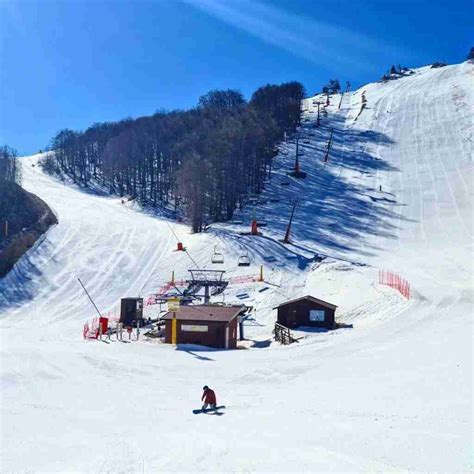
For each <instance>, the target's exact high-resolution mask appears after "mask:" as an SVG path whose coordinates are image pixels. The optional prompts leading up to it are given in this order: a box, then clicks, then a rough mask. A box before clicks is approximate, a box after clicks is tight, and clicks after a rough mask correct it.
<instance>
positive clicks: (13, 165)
mask: <svg viewBox="0 0 474 474" xmlns="http://www.w3.org/2000/svg"><path fill="white" fill-rule="evenodd" d="M20 181H21V168H20V164H19V163H18V159H17V152H16V150H14V149H13V148H10V147H9V146H7V145H4V146H2V147H0V186H2V184H3V183H6V182H10V183H17V184H20Z"/></svg>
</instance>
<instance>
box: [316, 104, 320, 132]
mask: <svg viewBox="0 0 474 474" xmlns="http://www.w3.org/2000/svg"><path fill="white" fill-rule="evenodd" d="M316 104H317V105H318V119H317V121H316V126H317V127H319V125H320V123H321V122H320V120H319V107H320V106H321V102H320V101H319V100H318V101H317V102H316Z"/></svg>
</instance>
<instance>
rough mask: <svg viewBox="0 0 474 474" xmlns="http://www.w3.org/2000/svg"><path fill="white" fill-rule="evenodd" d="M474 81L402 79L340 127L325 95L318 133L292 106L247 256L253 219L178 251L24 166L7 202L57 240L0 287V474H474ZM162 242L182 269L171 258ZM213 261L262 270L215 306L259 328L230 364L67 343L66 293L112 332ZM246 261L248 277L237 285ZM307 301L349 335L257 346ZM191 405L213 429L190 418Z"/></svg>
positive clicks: (130, 213) (103, 200)
mask: <svg viewBox="0 0 474 474" xmlns="http://www.w3.org/2000/svg"><path fill="white" fill-rule="evenodd" d="M473 79H474V66H473V65H472V64H470V63H463V64H459V65H453V66H448V67H445V68H441V69H430V68H428V67H426V68H420V69H416V70H415V74H414V75H412V76H410V77H406V78H402V79H399V80H396V81H390V82H388V83H384V84H382V83H374V84H369V85H367V86H365V87H362V88H361V89H360V90H358V91H355V92H353V93H350V94H345V95H344V96H343V97H342V101H341V108H340V110H339V109H338V104H339V100H340V96H333V97H332V98H331V105H330V106H329V107H327V115H323V116H322V122H321V127H319V128H316V127H315V119H316V118H315V116H316V114H315V113H314V112H315V110H316V107H315V106H313V104H312V101H313V99H314V98H310V99H307V100H306V103H305V104H304V108H306V109H307V111H306V112H305V116H304V118H305V119H306V121H304V122H303V125H302V127H301V129H300V131H299V134H300V137H301V140H300V149H301V150H302V151H303V153H304V154H303V156H302V157H301V166H302V170H303V171H305V172H307V173H308V177H307V179H306V180H299V181H298V180H295V179H293V178H289V180H290V181H291V184H290V185H288V186H282V185H281V182H282V181H283V180H286V179H288V178H286V172H287V171H288V170H289V169H290V168H291V166H292V164H293V162H294V153H295V143H294V142H293V141H292V140H289V141H287V142H285V143H282V144H281V148H280V154H279V156H278V157H277V159H276V166H275V169H274V172H273V173H272V177H271V180H270V181H269V183H267V186H266V190H265V191H264V193H263V195H262V197H261V198H260V200H259V201H260V202H259V203H257V204H256V205H255V213H256V215H257V217H258V218H259V219H264V220H266V221H267V223H268V225H267V227H264V228H262V232H263V234H264V235H263V237H250V236H243V235H241V234H240V233H241V232H242V231H246V230H248V229H249V225H250V224H249V221H250V218H251V216H252V214H253V212H254V209H253V207H252V206H248V207H247V208H245V209H244V210H243V211H242V212H241V213H240V214H238V215H236V216H235V219H236V220H237V219H241V220H243V222H244V224H243V225H238V224H231V223H229V224H214V225H212V226H211V228H210V229H209V230H208V231H207V232H206V233H204V234H200V235H191V234H190V233H189V229H188V228H187V227H185V226H183V225H181V224H176V223H173V222H171V221H167V220H166V219H164V218H162V217H157V216H154V215H152V214H151V213H147V212H144V211H142V210H140V209H138V208H136V206H135V205H133V204H131V203H128V202H127V203H125V204H122V202H121V200H120V199H119V198H116V197H110V196H103V195H100V194H99V193H97V192H92V191H90V192H87V191H85V190H82V189H78V188H76V187H74V186H72V185H71V184H70V183H63V182H61V181H60V180H57V179H55V178H52V177H50V176H48V175H45V174H44V173H43V172H42V171H41V168H40V167H39V166H38V165H37V163H38V159H39V158H40V157H39V156H33V157H26V158H24V159H23V181H24V183H23V184H24V187H25V188H26V189H27V190H28V191H31V192H34V193H35V194H37V195H38V196H40V197H41V198H42V199H43V200H44V201H46V202H47V203H48V204H49V205H50V206H51V208H52V209H53V210H54V211H55V212H56V214H57V215H58V219H59V224H58V225H57V226H55V227H54V228H52V229H50V231H49V232H48V233H47V234H46V235H45V236H44V238H43V239H42V241H41V242H38V243H37V245H35V247H34V248H33V249H31V250H30V251H29V252H28V253H27V254H26V255H25V256H24V257H23V258H22V259H21V260H20V261H19V262H18V264H17V265H16V266H15V268H14V269H13V270H12V272H10V274H9V275H8V276H7V277H5V278H4V279H3V280H0V331H1V367H0V376H1V379H0V380H1V386H0V390H1V392H0V393H1V418H0V425H1V439H0V470H1V471H2V472H11V471H15V472H25V471H31V472H40V471H41V472H58V471H81V472H158V471H165V472H176V471H238V472H240V471H245V472H251V471H270V472H271V471H292V472H302V471H313V472H314V471H324V472H341V471H351V472H353V471H384V472H385V471H394V472H399V471H401V472H406V471H438V472H468V471H470V470H472V468H473V465H472V451H471V450H472V315H473V267H472V257H473V249H472V231H473V222H472V218H473V210H472V202H473V199H472V182H473V180H472V156H473V155H472V140H473V137H472V133H473V124H472V117H473V113H474V110H473V109H474V106H473V104H474V101H473V95H474V91H473V87H472V84H473ZM363 93H364V96H365V97H366V99H367V106H366V107H365V108H364V109H363V110H362V111H361V105H362V94H363ZM331 129H334V132H333V148H332V150H331V152H330V157H329V161H328V162H327V163H324V162H323V157H324V154H325V146H326V144H327V141H328V138H329V134H330V130H331ZM380 186H382V188H381V190H380ZM271 198H272V199H273V200H276V199H277V200H278V202H271V201H270V199H271ZM296 198H298V199H299V203H298V207H297V210H296V213H295V220H294V225H293V228H292V235H291V239H292V244H291V245H288V246H285V245H283V244H282V243H281V239H282V237H283V235H284V232H285V229H286V224H287V222H288V218H289V214H290V211H291V203H292V202H294V200H295V199H296ZM174 234H176V235H177V236H178V238H179V240H181V241H183V243H184V244H185V246H186V247H187V249H188V252H189V254H186V253H182V252H174V251H173V250H174V248H175V247H176V238H175V236H174ZM215 245H217V246H218V248H219V250H220V251H222V253H223V254H224V258H225V263H224V265H222V266H215V268H222V269H224V270H226V275H227V276H229V277H236V276H243V275H248V274H257V273H258V270H259V266H260V265H264V269H265V270H264V274H265V282H264V283H247V284H243V285H230V286H229V287H228V290H226V292H225V294H224V295H219V296H217V297H216V298H215V301H225V302H226V303H237V302H245V303H246V304H251V305H253V306H254V307H255V309H256V311H255V313H254V315H253V318H252V319H251V320H250V321H248V322H247V323H246V327H245V335H246V338H247V340H246V341H245V342H244V343H243V344H242V346H243V347H244V348H243V349H242V350H236V351H228V352H226V351H217V350H206V349H205V348H200V347H197V346H179V347H177V348H175V347H172V346H168V345H164V344H159V343H157V342H156V341H146V340H141V341H138V342H135V341H133V342H132V343H130V344H122V343H118V342H112V343H110V344H105V343H100V342H86V341H83V339H82V325H83V324H84V322H85V321H86V320H87V319H90V318H91V317H92V316H94V309H93V308H92V307H91V305H90V303H89V301H88V300H87V298H86V296H85V295H84V294H83V292H82V289H81V287H80V285H79V283H78V282H77V277H79V278H81V280H82V281H83V282H84V283H85V284H86V286H87V288H88V289H89V291H90V293H91V296H92V297H93V299H94V301H95V302H96V303H97V305H98V307H99V308H100V310H101V311H103V312H108V311H112V312H113V311H116V310H117V308H118V303H119V300H120V298H121V297H125V296H137V295H141V296H146V295H149V294H152V293H154V292H156V291H157V290H158V289H159V288H160V287H161V286H162V285H163V284H164V283H165V282H166V281H167V280H169V278H170V276H171V272H172V271H175V274H176V277H177V278H178V279H181V278H186V276H187V270H188V269H189V268H193V267H194V266H195V265H196V264H197V265H198V266H200V267H207V266H210V259H211V256H212V250H213V248H214V246H215ZM245 252H248V254H249V256H250V257H251V259H252V265H251V267H250V268H242V267H238V266H237V261H238V258H239V256H240V255H242V254H243V253H245ZM190 256H191V257H190ZM191 259H193V260H194V262H193V261H192V260H191ZM379 269H389V270H393V271H395V272H397V273H399V274H400V275H402V276H403V277H405V278H407V279H408V280H409V281H410V283H411V287H412V293H413V297H412V298H411V299H410V300H406V299H404V298H403V297H402V296H401V295H400V294H399V293H398V292H397V291H395V290H393V289H391V288H389V287H385V286H381V285H379V284H378V279H377V276H378V270H379ZM261 290H264V291H261ZM244 293H246V294H247V295H248V296H247V297H246V298H244V299H242V294H244ZM305 294H313V295H314V296H316V297H318V298H321V299H325V300H328V301H330V302H332V303H334V304H337V305H338V311H337V313H336V318H337V319H338V321H340V322H345V323H350V324H353V326H354V327H353V329H340V330H337V331H332V332H329V333H315V332H310V333H308V332H304V331H299V334H301V335H304V336H305V337H304V339H302V340H301V341H300V343H299V344H293V345H292V346H289V347H281V346H279V345H278V344H275V343H274V342H272V340H271V330H272V326H273V322H274V321H275V317H276V314H275V311H273V309H272V308H273V307H274V306H276V305H277V304H278V303H280V302H282V301H284V300H286V299H288V298H293V297H298V296H302V295H305ZM155 310H156V309H155V308H153V307H149V308H147V311H150V312H152V311H155ZM205 384H207V385H209V386H210V387H212V388H214V389H215V390H216V393H217V397H218V403H219V404H220V403H222V404H225V405H226V406H227V409H226V410H225V414H224V415H222V416H215V415H198V416H196V415H193V414H192V409H193V408H196V407H198V406H199V404H200V394H201V387H202V386H203V385H205Z"/></svg>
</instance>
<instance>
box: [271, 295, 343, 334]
mask: <svg viewBox="0 0 474 474" xmlns="http://www.w3.org/2000/svg"><path fill="white" fill-rule="evenodd" d="M336 308H337V306H336V305H334V304H332V303H328V302H327V301H323V300H320V299H318V298H315V297H314V296H309V295H308V296H303V297H301V298H297V299H294V300H290V301H286V302H285V303H282V304H280V305H279V306H276V307H275V308H273V309H276V310H277V312H278V315H277V322H278V323H279V324H281V325H283V326H285V327H287V328H296V327H298V326H312V327H320V328H327V329H332V328H334V327H335V313H336Z"/></svg>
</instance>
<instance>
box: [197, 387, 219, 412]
mask: <svg viewBox="0 0 474 474" xmlns="http://www.w3.org/2000/svg"><path fill="white" fill-rule="evenodd" d="M202 389H203V394H202V397H201V401H204V405H203V406H202V409H203V410H206V409H207V408H216V406H217V402H216V394H215V393H214V390H211V389H210V388H209V387H208V386H207V385H204V387H203V388H202Z"/></svg>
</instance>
